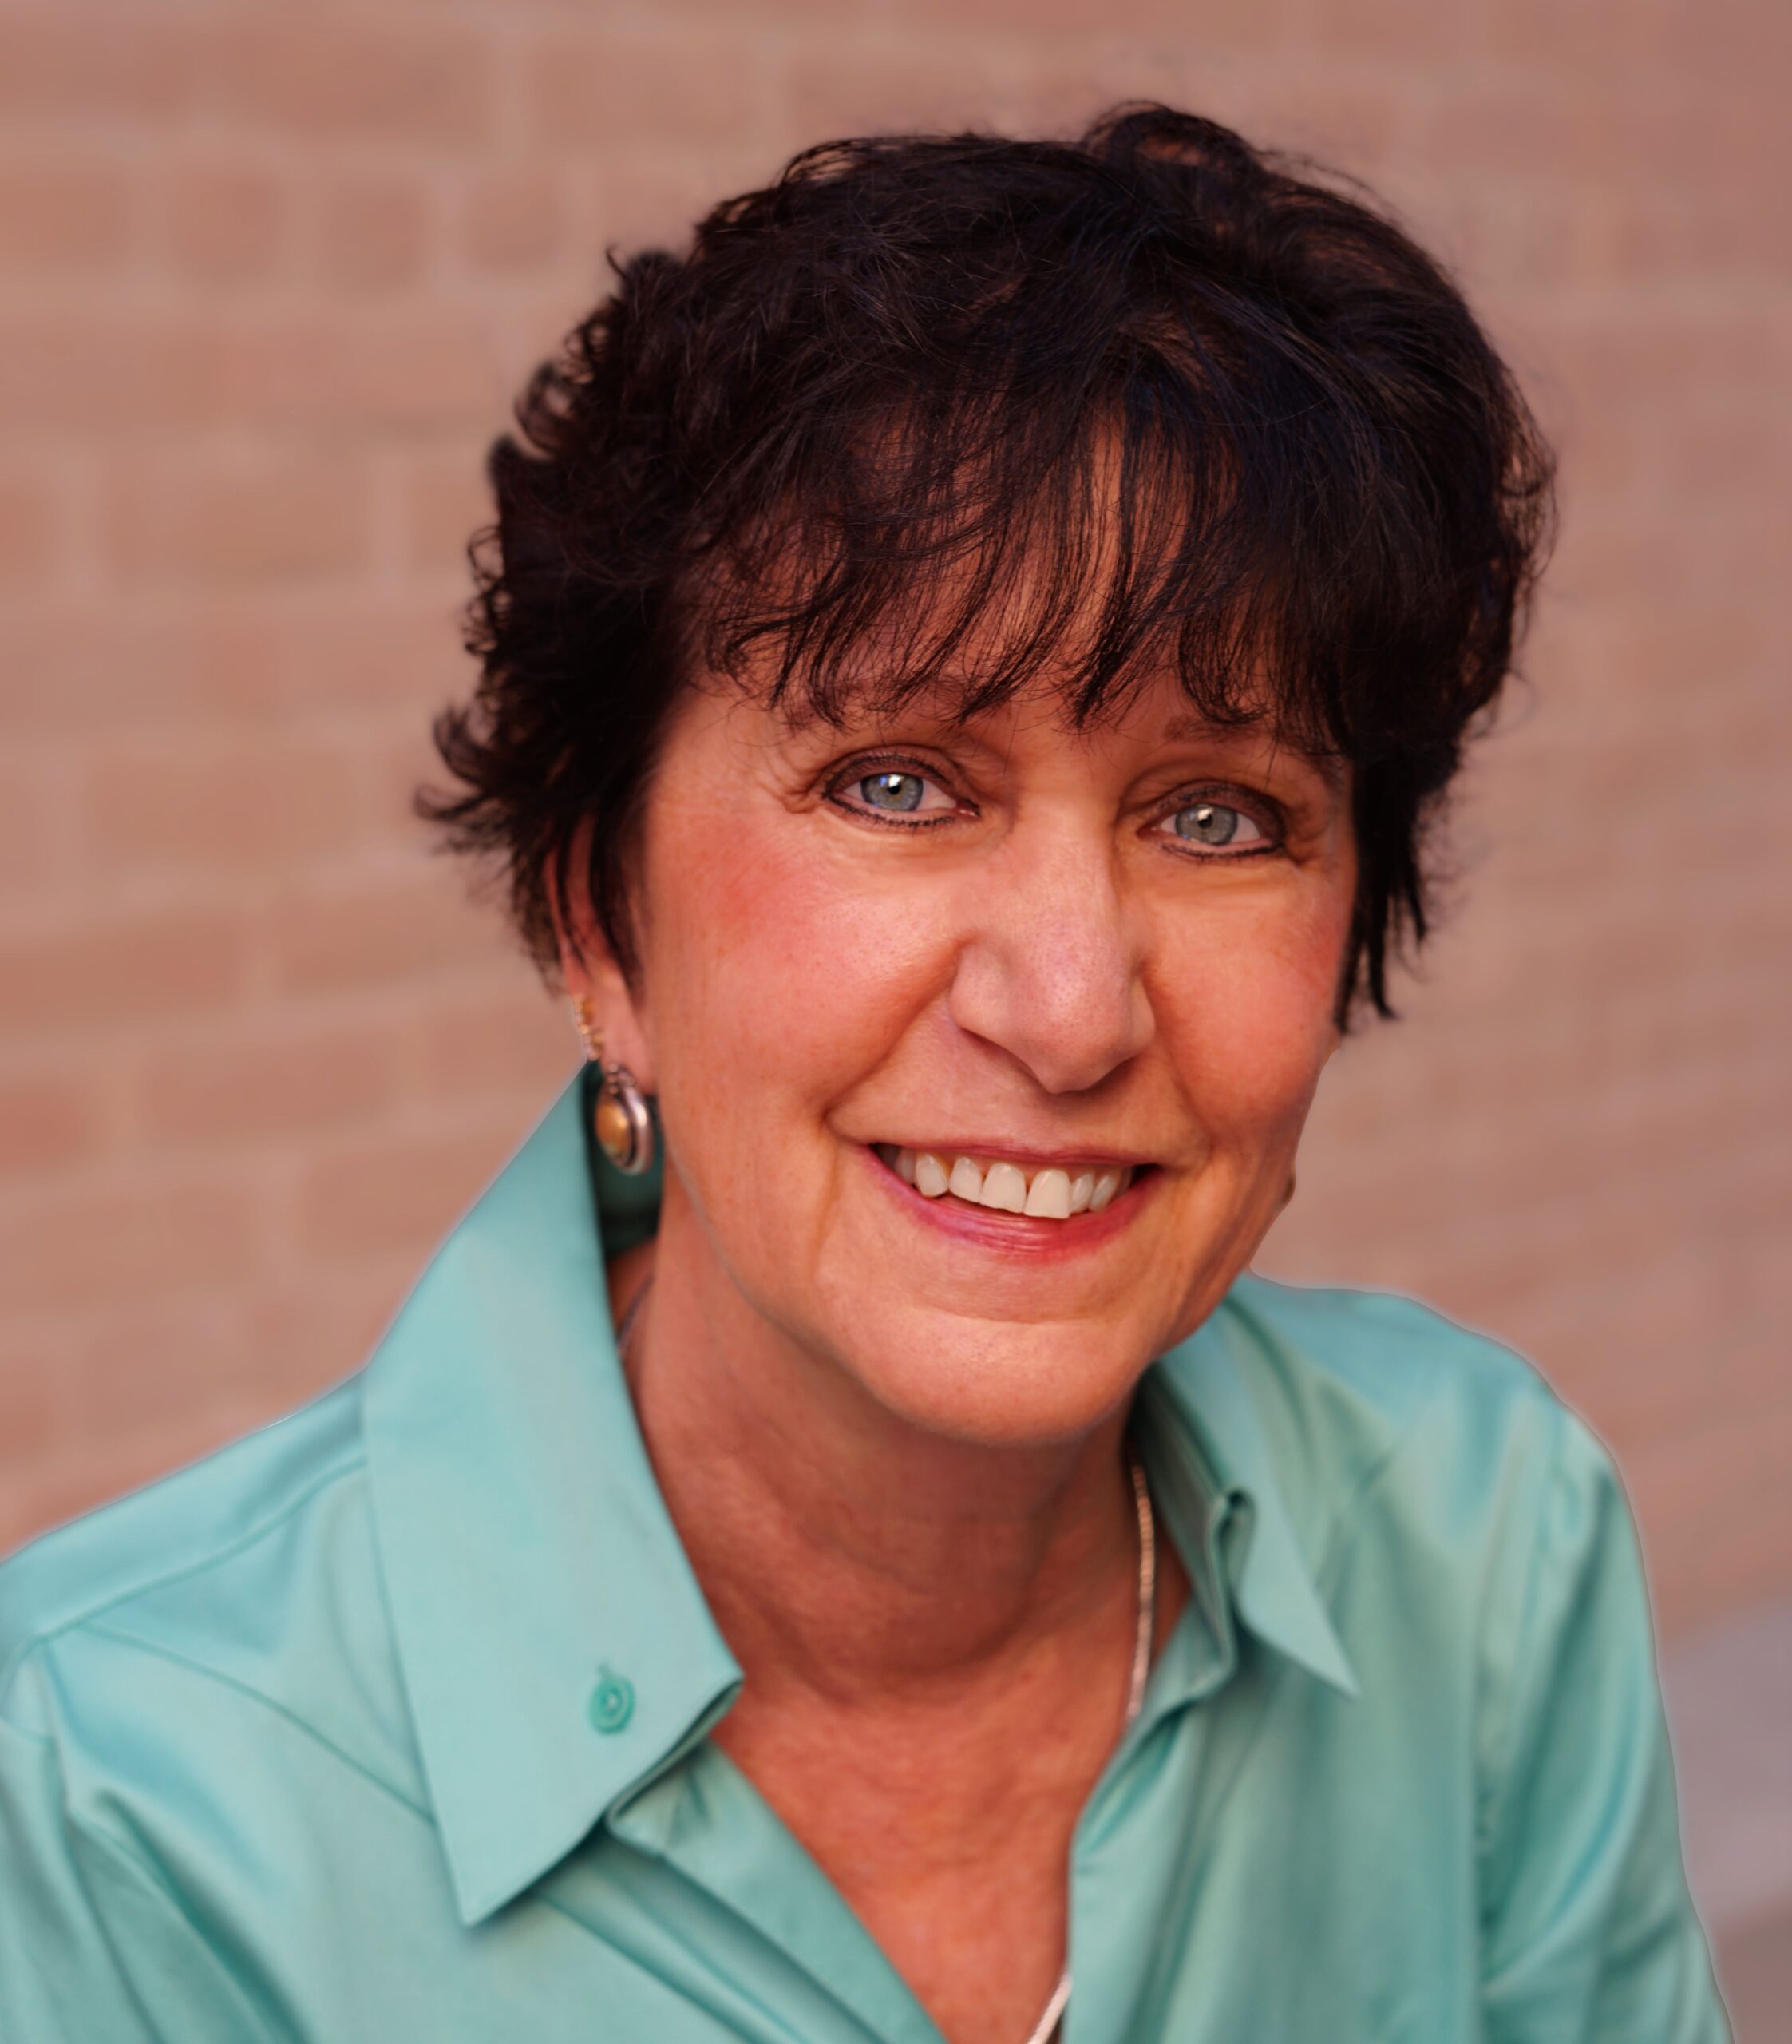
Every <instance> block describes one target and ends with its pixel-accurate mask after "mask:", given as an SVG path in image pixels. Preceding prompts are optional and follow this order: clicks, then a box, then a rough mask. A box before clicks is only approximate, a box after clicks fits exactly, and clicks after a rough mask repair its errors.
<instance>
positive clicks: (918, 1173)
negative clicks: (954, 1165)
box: [915, 1150, 951, 1199]
mask: <svg viewBox="0 0 1792 2044" xmlns="http://www.w3.org/2000/svg"><path fill="white" fill-rule="evenodd" d="M950 1183H951V1178H950V1176H949V1175H948V1174H947V1170H946V1167H945V1166H944V1165H943V1163H940V1159H938V1158H937V1157H936V1156H935V1155H934V1154H933V1152H932V1151H931V1150H924V1151H921V1152H920V1155H918V1156H917V1157H916V1159H915V1190H916V1191H917V1192H918V1193H920V1194H923V1195H924V1197H925V1198H928V1199H937V1198H939V1197H940V1194H941V1193H943V1191H944V1190H946V1187H947V1186H948V1185H949V1184H950Z"/></svg>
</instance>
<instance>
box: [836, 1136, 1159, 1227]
mask: <svg viewBox="0 0 1792 2044" xmlns="http://www.w3.org/2000/svg"><path fill="white" fill-rule="evenodd" d="M875 1147H876V1151H877V1153H878V1155H880V1157H881V1158H882V1159H884V1163H887V1164H888V1166H889V1167H890V1168H891V1170H892V1171H894V1172H895V1173H896V1176H897V1177H898V1178H900V1179H901V1180H902V1182H903V1183H904V1185H912V1186H913V1187H914V1188H915V1190H916V1191H917V1192H918V1193H920V1194H921V1196H922V1198H924V1199H938V1198H941V1197H942V1195H943V1194H946V1193H948V1192H950V1193H951V1194H954V1196H955V1197H956V1198H959V1199H962V1200H964V1201H965V1202H967V1203H968V1204H969V1205H971V1206H983V1207H988V1208H991V1209H992V1210H995V1212H997V1213H1000V1214H1030V1215H1031V1216H1033V1217H1034V1218H1035V1219H1039V1220H1046V1221H1067V1220H1069V1219H1070V1217H1071V1216H1072V1215H1073V1214H1084V1213H1088V1214H1099V1213H1100V1212H1101V1211H1102V1209H1103V1208H1104V1207H1106V1206H1108V1205H1109V1204H1110V1202H1112V1201H1113V1200H1114V1199H1116V1198H1118V1196H1119V1195H1120V1194H1121V1193H1123V1192H1124V1191H1125V1190H1126V1188H1127V1186H1129V1185H1130V1184H1131V1183H1132V1182H1133V1178H1134V1176H1135V1175H1136V1174H1135V1172H1134V1171H1133V1167H1131V1166H1130V1165H1127V1166H1125V1167H1121V1166H1119V1165H1110V1167H1108V1168H1107V1169H1106V1170H1105V1171H1078V1173H1077V1175H1075V1177H1074V1178H1073V1177H1072V1176H1071V1175H1070V1172H1069V1171H1066V1170H1064V1169H1062V1167H1059V1166H1058V1165H1056V1164H1046V1165H1044V1166H1042V1167H1041V1168H1040V1169H1039V1170H1038V1171H1035V1172H1034V1174H1033V1176H1032V1178H1031V1180H1030V1181H1029V1179H1028V1178H1027V1174H1026V1172H1025V1171H1023V1170H1022V1169H1021V1167H1020V1166H1019V1165H1018V1164H1014V1163H1009V1162H1008V1161H1007V1159H1005V1158H997V1159H995V1160H994V1161H993V1162H991V1163H987V1164H979V1163H978V1161H977V1159H975V1157H967V1156H965V1155H963V1154H962V1153H955V1152H951V1151H947V1152H945V1153H942V1152H940V1151H937V1150H906V1149H899V1148H898V1147H896V1145H895V1144H894V1143H878V1144H876V1146H875Z"/></svg>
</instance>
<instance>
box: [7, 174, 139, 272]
mask: <svg viewBox="0 0 1792 2044" xmlns="http://www.w3.org/2000/svg"><path fill="white" fill-rule="evenodd" d="M131 233H132V208H131V189H130V185H129V182H128V181H127V179H126V176H125V173H124V172H123V171H122V170H120V169H117V168H112V167H110V166H109V165H106V164H93V163H82V162H80V161H69V162H56V161H34V160H30V159H29V158H26V160H22V161H21V160H7V161H5V162H0V271H14V272H15V273H18V272H32V271H105V270H108V269H110V268H111V267H113V266H114V265H115V264H116V263H117V262H118V261H119V259H121V257H122V255H124V253H125V250H126V249H127V248H129V245H130V241H131Z"/></svg>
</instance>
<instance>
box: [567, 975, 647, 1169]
mask: <svg viewBox="0 0 1792 2044" xmlns="http://www.w3.org/2000/svg"><path fill="white" fill-rule="evenodd" d="M572 1016H573V1020H574V1021H575V1022H576V1024H578V1029H579V1034H580V1038H581V1039H582V1040H583V1043H584V1046H585V1056H587V1058H588V1059H589V1060H591V1063H592V1064H595V1066H596V1067H597V1068H598V1070H599V1072H601V1073H602V1074H603V1083H602V1085H601V1086H600V1087H599V1089H598V1095H597V1106H596V1108H595V1111H594V1112H593V1114H592V1116H591V1121H592V1125H593V1127H594V1128H595V1131H596V1134H597V1147H599V1149H600V1150H601V1151H603V1154H604V1155H605V1156H606V1157H607V1158H608V1159H609V1160H610V1162H611V1163H612V1164H614V1165H615V1167H616V1169H617V1170H618V1171H625V1172H627V1175H629V1177H631V1178H635V1177H638V1176H639V1175H640V1174H641V1173H642V1172H643V1171H646V1170H647V1167H648V1166H649V1165H651V1163H652V1162H653V1158H654V1134H653V1115H651V1112H650V1111H648V1107H647V1095H646V1094H644V1093H643V1091H641V1089H640V1087H639V1086H638V1085H637V1084H636V1083H635V1075H634V1073H633V1072H631V1071H630V1070H629V1068H628V1067H627V1065H626V1064H606V1063H605V1061H604V1057H603V1032H602V1031H601V1030H600V1029H599V1028H598V1027H597V1025H596V1024H595V1023H594V1022H593V1021H592V1020H591V1002H590V1000H589V999H588V998H587V996H584V995H583V994H581V995H580V996H579V997H578V998H577V999H576V1000H575V1001H574V1002H573V1004H572Z"/></svg>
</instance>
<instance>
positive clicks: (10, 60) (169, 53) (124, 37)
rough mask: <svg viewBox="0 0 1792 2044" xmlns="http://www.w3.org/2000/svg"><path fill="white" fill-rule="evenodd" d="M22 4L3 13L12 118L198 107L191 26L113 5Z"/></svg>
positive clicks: (160, 112) (146, 114) (3, 78)
mask: <svg viewBox="0 0 1792 2044" xmlns="http://www.w3.org/2000/svg"><path fill="white" fill-rule="evenodd" d="M84 11H85V10H81V9H80V8H77V7H73V6H69V7H63V8H43V7H33V8H29V9H27V8H18V9H14V10H10V11H9V12H8V14H6V15H5V16H4V17H0V109H3V110H4V111H5V112H6V114H7V115H8V116H9V117H10V118H11V119H13V120H14V121H46V122H56V123H60V122H63V121H67V120H68V119H69V118H70V117H73V118H74V119H77V120H90V121H98V120H109V121H128V122H133V123H136V122H143V121H158V120H159V121H166V120H168V119H169V118H171V117H173V116H175V115H176V114H178V113H182V112H184V111H186V110H188V109H191V107H192V105H194V103H195V101H196V97H197V92H198V86H199V78H200V46H199V42H198V40H197V38H196V35H195V34H194V32H193V31H192V28H191V27H190V26H189V25H188V24H186V23H184V22H178V21H174V20H170V19H168V18H167V17H165V16H164V17H163V18H160V19H154V20H152V19H144V18H133V17H132V16H131V15H130V14H128V13H125V12H123V11H121V10H110V11H109V13H108V14H107V15H106V18H105V25H104V27H103V28H100V27H97V26H96V24H95V22H93V19H92V18H91V17H90V16H89V17H87V18H83V16H84Z"/></svg>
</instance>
